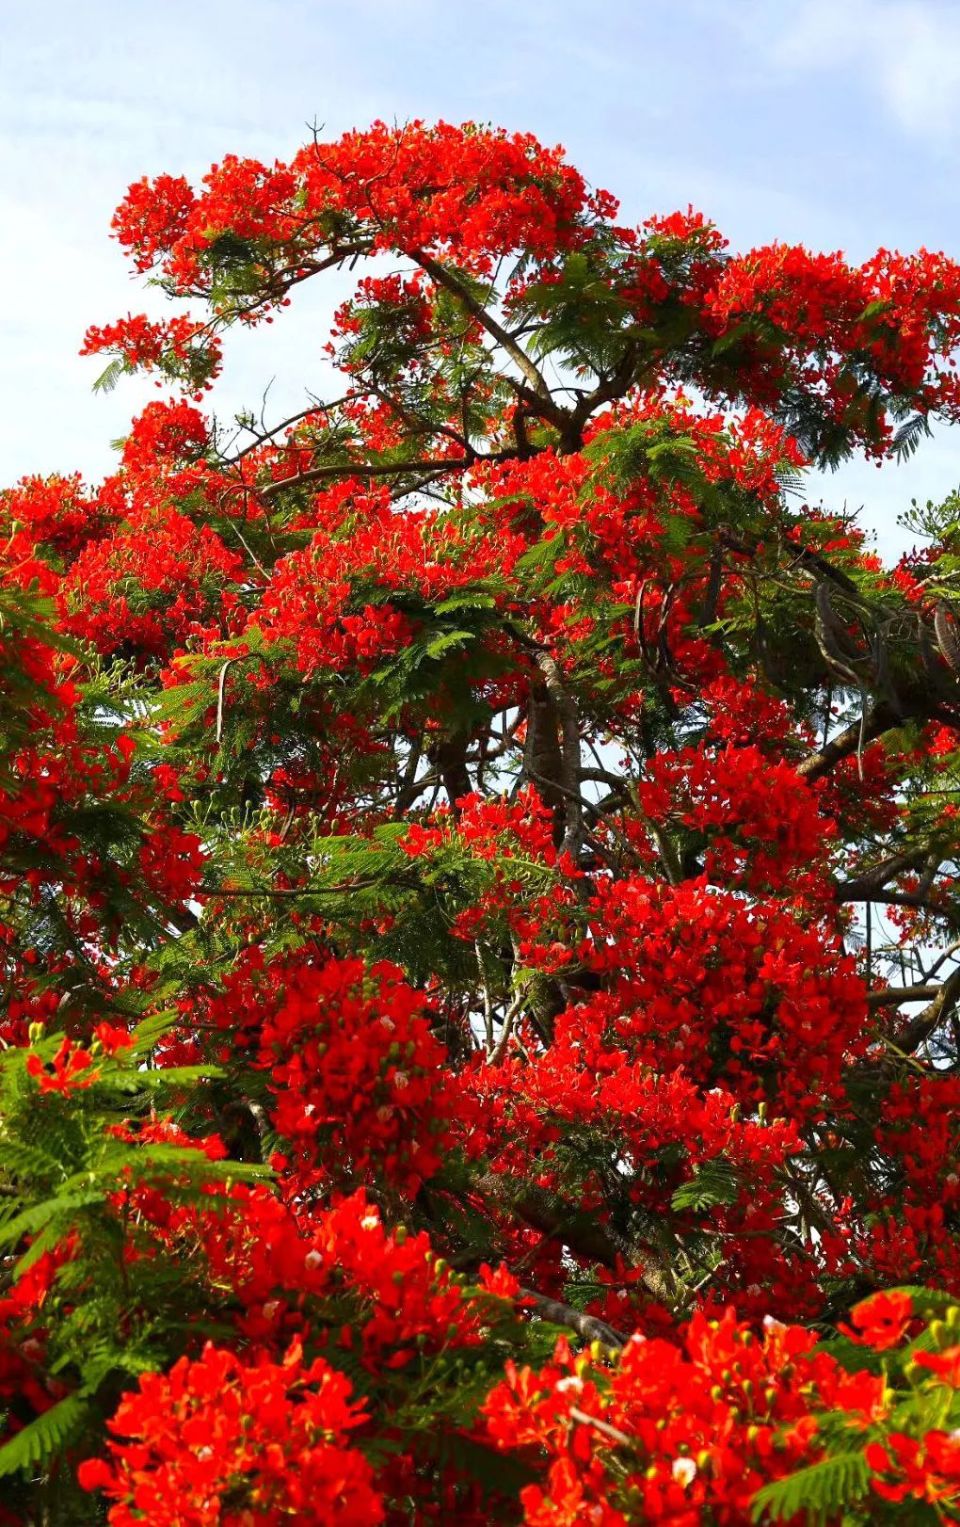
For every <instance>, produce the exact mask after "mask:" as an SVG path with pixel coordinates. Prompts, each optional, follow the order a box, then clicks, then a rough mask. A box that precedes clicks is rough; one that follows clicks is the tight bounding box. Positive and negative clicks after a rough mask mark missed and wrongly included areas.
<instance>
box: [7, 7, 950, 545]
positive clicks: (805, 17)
mask: <svg viewBox="0 0 960 1527" xmlns="http://www.w3.org/2000/svg"><path fill="white" fill-rule="evenodd" d="M3 22H4V30H3V42H2V49H3V64H4V68H3V84H2V87H0V227H2V230H3V233H2V237H0V354H2V359H3V376H4V382H3V409H2V414H0V418H2V428H0V482H6V483H9V482H12V481H14V480H15V479H16V478H17V477H19V476H21V475H22V474H24V473H28V472H44V473H46V472H49V471H53V470H58V471H70V470H75V469H79V470H81V471H83V472H84V473H85V474H87V475H88V476H90V477H96V476H98V475H100V474H102V473H103V472H105V471H107V470H109V467H110V464H111V460H112V452H111V449H110V445H109V442H110V440H111V439H112V438H114V437H116V436H118V435H120V434H122V433H123V432H124V429H125V427H126V424H127V422H128V419H129V416H130V414H131V413H132V412H133V411H134V410H135V409H136V408H137V407H139V406H140V405H141V404H142V403H143V402H144V401H145V400H147V399H149V398H150V397H151V396H154V395H155V394H154V393H153V391H152V389H151V388H150V386H149V385H147V384H141V383H139V382H137V383H132V382H128V383H126V384H121V387H120V388H119V389H118V390H117V392H116V393H114V394H113V395H112V397H110V398H106V399H105V398H102V397H99V396H94V395H92V394H91V391H90V386H91V383H92V380H93V378H94V376H95V375H96V373H97V371H98V369H99V364H100V363H98V361H97V360H96V359H93V360H85V361H84V360H80V359H79V358H78V357H77V354H76V352H77V350H78V348H79V345H80V342H81V338H82V335H83V331H84V329H85V327H86V325H87V324H88V323H90V322H106V321H108V320H110V319H112V318H115V317H117V316H119V315H120V314H121V313H125V312H127V311H130V310H132V311H134V312H137V311H142V310H151V311H152V310H153V309H154V306H155V302H156V299H155V298H154V297H152V296H151V297H150V298H147V299H145V298H144V296H143V294H142V293H141V292H140V290H139V289H138V287H137V286H136V285H135V284H134V283H133V282H132V281H131V279H130V277H129V276H128V274H127V270H126V266H125V263H124V261H123V258H122V256H121V254H120V251H119V250H118V248H117V247H116V246H115V245H114V244H113V243H112V242H111V241H110V239H109V237H108V232H109V220H110V215H111V213H112V210H113V207H114V206H115V204H116V203H117V201H118V200H119V199H120V197H121V196H122V194H123V192H124V190H125V188H126V186H127V185H128V183H129V182H130V181H131V180H133V179H136V178H139V176H141V175H143V174H155V173H157V172H158V171H161V170H167V171H170V172H175V173H185V174H188V175H191V176H198V175H200V174H202V173H203V171H204V170H205V169H206V168H207V167H208V166H209V165H210V163H211V162H212V161H213V160H216V159H218V158H219V157H220V156H222V155H223V154H224V153H227V152H235V153H240V154H251V155H255V156H257V157H259V158H262V159H267V160H269V159H272V158H274V157H277V156H279V157H285V156H287V155H288V154H289V153H290V152H291V151H292V150H293V148H294V147H295V146H296V145H297V143H298V142H299V141H301V139H302V138H303V136H304V135H305V124H306V123H308V122H312V121H314V120H317V121H318V122H320V123H322V124H324V131H325V134H329V135H335V134H338V133H340V132H341V131H343V130H344V129H346V128H348V127H353V126H362V125H363V124H365V123H366V122H368V121H370V120H372V119H373V118H375V117H382V118H384V119H386V120H388V121H389V120H393V119H398V120H404V119H406V118H409V117H413V116H420V117H424V118H427V119H432V118H437V117H444V118H446V119H447V120H451V121H463V120H466V119H468V118H472V119H476V120H480V121H489V122H496V123H499V124H502V125H504V126H506V127H509V128H517V129H525V130H531V131H533V132H535V133H537V134H538V135H539V136H540V137H541V138H543V139H545V140H547V141H549V142H551V143H553V142H557V141H559V142H562V143H563V144H565V146H566V147H567V149H568V151H569V153H570V155H571V157H572V158H573V159H574V161H575V162H576V163H577V164H578V165H579V166H580V167H581V168H582V169H583V170H584V172H585V173H586V174H587V176H588V178H589V179H590V180H591V181H592V182H593V183H594V184H597V185H603V186H606V187H607V188H608V189H610V190H612V191H613V192H615V193H616V194H617V195H618V196H619V197H620V198H621V200H622V203H623V213H624V216H625V217H626V218H629V219H631V220H639V219H640V218H641V217H643V216H645V215H647V214H648V213H650V212H654V211H660V212H662V211H670V210H672V209H673V208H675V207H678V206H684V207H685V206H686V205H687V204H688V203H689V202H692V203H693V204H694V205H696V206H698V207H700V208H702V210H703V211H704V212H706V213H707V214H708V215H709V216H711V217H712V218H713V219H714V220H715V221H716V222H717V223H718V224H719V225H720V227H721V228H722V229H723V231H724V233H725V234H726V235H727V237H728V238H729V239H730V240H731V244H732V246H733V247H734V248H739V249H743V248H748V247H750V246H751V245H753V244H755V243H759V242H766V241H769V240H771V239H775V238H779V239H787V240H799V241H803V242H805V243H807V244H809V245H811V246H812V247H815V248H824V249H837V248H840V249H844V250H845V251H846V252H847V253H848V254H850V255H851V256H854V257H857V258H863V257H864V256H866V255H867V254H869V253H870V252H872V251H873V250H874V249H875V248H876V247H877V246H878V245H881V244H882V245H886V246H888V247H899V248H901V249H905V250H908V249H913V248H915V247H917V246H918V245H920V244H925V245H926V246H927V247H928V248H933V249H938V248H943V249H946V250H947V251H948V252H950V253H953V254H954V255H956V256H957V257H960V178H958V176H957V174H956V166H957V159H958V149H960V4H957V3H956V0H942V3H941V0H713V3H707V0H594V3H593V4H592V5H584V4H583V3H582V0H543V3H541V0H526V3H524V4H522V5H521V4H518V3H516V0H514V3H503V0H472V3H469V4H463V3H461V4H458V3H457V0H445V3H440V0H404V3H393V0H335V3H333V0H331V3H327V0H230V3H227V0H163V3H162V4H160V5H147V4H144V3H142V0H86V3H85V4H83V5H82V6H77V5H75V4H67V3H65V0H33V3H32V4H25V3H23V0H7V4H5V5H4V7H3ZM314 285H317V283H314ZM335 296H336V291H334V290H332V289H331V288H330V287H329V286H328V287H327V288H326V289H325V290H315V291H310V290H309V289H307V290H305V291H304V292H303V294H302V295H301V297H300V300H299V301H298V302H297V303H296V304H295V305H294V307H293V308H292V309H291V310H290V311H289V313H288V314H287V315H286V318H285V321H284V322H283V323H278V324H277V325H275V326H274V327H273V328H272V329H269V330H263V331H259V332H257V333H255V334H244V335H240V336H237V337H236V339H232V340H231V343H230V345H229V347H228V352H227V361H228V364H227V369H226V374H225V378H224V381H223V382H222V383H221V384H220V385H219V386H218V390H217V392H216V393H215V395H214V406H215V407H216V409H217V411H218V412H219V413H221V414H223V415H224V416H229V415H230V413H231V412H233V411H234V410H236V409H237V408H238V407H240V406H242V405H249V404H257V403H258V401H259V398H260V394H261V393H262V390H263V387H264V385H265V383H266V382H267V381H269V380H270V378H271V377H275V378H276V381H275V383H274V386H273V390H272V393H271V410H272V409H273V408H274V407H275V409H276V414H277V416H278V417H279V416H281V414H282V412H283V411H287V412H289V411H290V407H297V406H299V405H300V403H301V401H302V396H303V393H302V389H303V388H304V386H312V387H314V388H318V387H322V375H323V373H322V368H321V366H320V351H321V349H322V346H323V343H324V342H325V339H326V337H327V328H328V322H327V314H328V312H329V309H330V305H331V302H332V300H333V298H334V297H335ZM287 405H290V407H287ZM958 484H960V429H957V428H955V429H953V430H942V431H940V432H939V433H938V436H937V438H936V440H935V441H933V442H932V443H930V442H928V443H926V444H925V445H924V446H923V447H921V452H920V454H919V455H918V456H917V457H916V458H914V461H913V462H912V463H911V464H910V465H909V466H907V467H902V468H891V467H887V468H884V469H883V470H882V471H880V472H878V471H877V470H876V469H875V468H873V467H870V466H867V465H865V464H854V465H852V466H850V467H847V468H845V469H844V470H843V472H841V473H840V474H837V475H836V476H834V477H832V478H830V479H829V480H828V481H827V483H826V484H825V493H826V495H827V497H828V498H829V499H830V500H831V501H834V502H841V501H843V500H844V499H846V500H847V501H848V502H850V503H852V504H860V503H862V504H864V506H865V515H866V518H867V519H868V521H869V523H870V524H871V525H873V526H875V527H876V529H877V531H878V534H879V536H880V538H881V544H882V545H883V546H884V547H885V548H886V549H889V550H892V549H894V548H895V547H896V546H897V545H898V544H899V541H900V537H899V536H898V533H897V531H896V526H895V517H896V513H897V511H898V510H899V509H901V508H903V507H905V506H906V504H907V503H908V501H909V499H910V498H911V497H913V496H916V497H919V498H927V497H942V496H943V495H944V494H945V493H946V492H948V491H949V490H950V489H952V488H954V487H956V486H957V485H958Z"/></svg>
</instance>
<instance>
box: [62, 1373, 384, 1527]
mask: <svg viewBox="0 0 960 1527" xmlns="http://www.w3.org/2000/svg"><path fill="white" fill-rule="evenodd" d="M364 1419H365V1417H364V1414H363V1406H362V1404H358V1403H357V1402H355V1401H353V1400H352V1399H351V1390H350V1384H349V1382H348V1380H347V1379H346V1378H344V1376H343V1374H341V1373H336V1372H334V1371H333V1370H332V1369H331V1368H330V1366H329V1365H328V1364H327V1363H326V1362H324V1360H323V1359H322V1358H314V1359H313V1361H312V1362H306V1361H305V1360H304V1356H303V1351H302V1348H301V1347H300V1346H299V1344H297V1343H294V1344H293V1345H292V1346H291V1347H290V1348H289V1350H288V1351H287V1352H286V1353H285V1355H284V1357H283V1360H282V1362H280V1363H274V1362H270V1361H269V1360H267V1359H260V1360H258V1359H256V1358H255V1357H249V1358H247V1360H246V1361H243V1360H241V1359H240V1358H239V1357H238V1356H237V1355H236V1353H235V1352H232V1351H229V1350H224V1349H223V1348H217V1347H215V1346H213V1344H212V1343H208V1344H207V1346H206V1347H205V1348H204V1351H203V1355H202V1356H201V1357H200V1358H199V1359H197V1361H195V1362H191V1361H190V1360H189V1359H188V1358H186V1357H183V1358H181V1359H180V1361H179V1362H177V1363H175V1364H174V1366H173V1367H172V1368H171V1370H170V1372H169V1373H166V1374H159V1373H147V1374H144V1376H143V1377H142V1378H141V1380H140V1387H139V1390H137V1391H135V1392H134V1393H133V1394H130V1395H127V1396H126V1397H125V1398H124V1399H123V1400H122V1401H121V1403H120V1406H119V1408H118V1410H117V1411H116V1413H115V1415H114V1416H113V1417H112V1418H111V1421H110V1430H111V1432H112V1433H113V1435H114V1437H115V1438H121V1439H123V1440H120V1441H114V1442H111V1443H110V1452H111V1455H112V1460H111V1462H109V1463H108V1462H105V1461H103V1460H100V1459H91V1460H89V1461H88V1462H86V1463H84V1464H81V1466H80V1472H79V1478H80V1483H81V1484H82V1485H83V1486H84V1488H85V1489H88V1490H102V1491H103V1492H104V1494H105V1495H106V1496H107V1498H108V1499H109V1500H111V1501H113V1502H114V1504H113V1505H112V1506H111V1507H110V1510H109V1513H108V1520H109V1521H110V1522H111V1523H112V1527H134V1523H137V1522H142V1521H144V1520H148V1521H150V1522H155V1523H156V1524H157V1527H165V1524H166V1527H208V1524H214V1523H217V1524H222V1527H242V1524H244V1523H258V1524H262V1527H270V1524H276V1527H279V1524H280V1523H281V1522H284V1521H288V1520H289V1519H290V1518H291V1517H292V1516H296V1517H297V1518H298V1519H299V1520H306V1519H307V1516H308V1514H309V1516H310V1517H311V1518H312V1519H313V1520H315V1521H329V1522H333V1521H337V1522H343V1523H344V1527H374V1524H376V1523H377V1522H382V1521H383V1519H384V1511H383V1505H382V1502H381V1499H380V1497H379V1495H378V1494H377V1492H376V1490H375V1489H374V1486H373V1471H372V1470H371V1468H370V1465H369V1464H368V1463H367V1461H366V1460H365V1458H364V1457H363V1455H362V1454H361V1453H359V1452H358V1451H357V1449H356V1448H355V1447H354V1446H352V1445H351V1443H350V1441H349V1436H350V1433H351V1431H353V1430H354V1429H355V1428H356V1427H358V1426H361V1425H362V1424H363V1421H364Z"/></svg>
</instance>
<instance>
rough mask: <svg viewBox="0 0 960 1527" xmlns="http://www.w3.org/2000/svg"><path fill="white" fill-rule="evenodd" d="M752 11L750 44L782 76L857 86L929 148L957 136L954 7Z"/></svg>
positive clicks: (825, 5)
mask: <svg viewBox="0 0 960 1527" xmlns="http://www.w3.org/2000/svg"><path fill="white" fill-rule="evenodd" d="M748 11H749V22H748V23H747V25H748V28H749V33H750V35H751V38H752V39H753V40H754V41H757V40H759V41H760V42H761V44H762V46H763V47H764V50H765V51H766V53H767V55H768V57H769V59H770V60H771V62H773V63H774V64H775V65H778V66H780V67H781V68H782V69H784V70H786V71H790V72H792V71H798V72H804V71H831V72H835V73H838V74H840V75H841V76H844V77H845V78H846V79H847V80H848V81H849V80H855V81H856V82H857V84H858V85H859V86H860V87H861V88H864V89H866V90H867V91H869V92H871V93H875V94H876V95H878V96H879V97H880V99H881V101H882V102H883V104H884V105H885V107H886V108H887V110H888V111H889V112H890V113H891V114H892V115H893V116H894V117H895V118H896V119H897V120H898V121H899V122H900V123H901V125H902V126H903V127H904V128H905V129H906V130H907V131H909V132H911V133H915V134H916V135H917V136H919V137H923V138H925V139H927V140H928V141H931V142H936V141H937V140H939V139H941V138H944V137H953V136H954V135H955V134H956V132H957V130H958V129H960V7H958V6H955V5H954V4H953V3H952V0H950V3H948V4H943V3H939V0H800V3H799V4H794V5H790V6H786V7H780V6H770V5H769V4H768V3H767V0H763V3H762V4H760V5H757V6H750V7H749V8H748ZM746 15H747V13H745V12H741V13H740V19H741V22H744V21H746ZM840 88H841V89H842V88H843V84H842V81H841V83H840ZM797 104H798V107H799V109H801V110H802V109H803V103H802V100H801V101H798V103H797Z"/></svg>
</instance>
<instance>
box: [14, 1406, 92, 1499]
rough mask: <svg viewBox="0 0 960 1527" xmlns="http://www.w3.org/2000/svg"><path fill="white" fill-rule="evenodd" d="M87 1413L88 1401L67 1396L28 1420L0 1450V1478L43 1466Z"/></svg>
mask: <svg viewBox="0 0 960 1527" xmlns="http://www.w3.org/2000/svg"><path fill="white" fill-rule="evenodd" d="M89 1412H90V1403H89V1401H87V1400H85V1399H82V1398H81V1397H80V1396H79V1395H75V1394H68V1395H67V1396H66V1398H65V1399H63V1400H60V1401H58V1403H57V1404H56V1405H52V1406H51V1407H50V1409H49V1410H45V1411H44V1412H43V1414H42V1415H40V1416H37V1417H36V1418H35V1419H34V1420H33V1421H30V1422H29V1423H28V1424H27V1425H26V1426H25V1427H23V1429H22V1430H21V1431H19V1432H17V1434H16V1436H15V1437H11V1439H10V1441H9V1442H7V1443H5V1444H4V1446H3V1447H0V1478H2V1477H3V1476H5V1475H8V1474H17V1473H19V1472H20V1471H21V1470H27V1469H30V1470H33V1469H36V1468H37V1467H38V1466H39V1465H41V1464H43V1463H45V1462H46V1460H47V1459H48V1458H50V1457H51V1456H52V1454H54V1453H56V1452H58V1451H60V1450H61V1449H62V1448H63V1447H64V1446H65V1445H66V1444H67V1443H68V1442H69V1441H70V1439H71V1438H72V1437H75V1436H76V1434H77V1433H78V1432H79V1431H80V1429H81V1427H82V1426H83V1424H84V1422H85V1421H86V1419H87V1416H88V1414H89Z"/></svg>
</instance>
